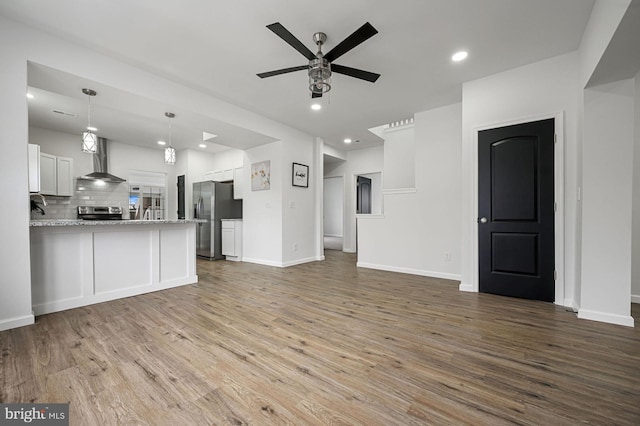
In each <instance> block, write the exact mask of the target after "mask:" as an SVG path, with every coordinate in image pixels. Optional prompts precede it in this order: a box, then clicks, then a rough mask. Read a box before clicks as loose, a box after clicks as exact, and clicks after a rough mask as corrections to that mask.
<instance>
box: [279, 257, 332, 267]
mask: <svg viewBox="0 0 640 426" xmlns="http://www.w3.org/2000/svg"><path fill="white" fill-rule="evenodd" d="M320 260H324V256H318V257H307V258H306V259H296V260H290V261H289V262H283V263H282V267H283V268H286V267H288V266H295V265H302V264H303V263H309V262H317V261H320Z"/></svg>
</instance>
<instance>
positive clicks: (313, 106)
mask: <svg viewBox="0 0 640 426" xmlns="http://www.w3.org/2000/svg"><path fill="white" fill-rule="evenodd" d="M311 109H312V110H314V111H318V110H321V109H322V105H320V104H311Z"/></svg>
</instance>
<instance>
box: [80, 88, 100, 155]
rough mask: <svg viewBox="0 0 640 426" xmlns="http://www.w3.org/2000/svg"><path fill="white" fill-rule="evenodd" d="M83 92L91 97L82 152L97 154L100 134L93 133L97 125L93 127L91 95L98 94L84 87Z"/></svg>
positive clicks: (83, 134) (83, 135) (83, 133)
mask: <svg viewBox="0 0 640 426" xmlns="http://www.w3.org/2000/svg"><path fill="white" fill-rule="evenodd" d="M82 93H84V94H85V95H87V96H88V97H89V110H88V113H87V119H88V124H87V130H86V131H84V132H82V145H81V146H82V152H86V153H88V154H95V153H96V151H97V150H98V136H97V135H96V134H95V133H93V132H95V131H96V130H98V129H96V128H95V127H91V97H92V96H95V95H97V93H96V91H95V90H91V89H82Z"/></svg>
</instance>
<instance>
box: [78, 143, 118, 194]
mask: <svg viewBox="0 0 640 426" xmlns="http://www.w3.org/2000/svg"><path fill="white" fill-rule="evenodd" d="M107 157H108V153H107V139H105V138H98V149H97V150H96V153H95V154H93V173H89V174H88V175H84V176H80V177H79V178H78V179H81V180H100V181H103V182H113V183H122V182H126V180H125V179H122V178H119V177H118V176H114V175H112V174H110V173H109V168H108V163H107Z"/></svg>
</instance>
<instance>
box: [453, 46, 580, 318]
mask: <svg viewBox="0 0 640 426" xmlns="http://www.w3.org/2000/svg"><path fill="white" fill-rule="evenodd" d="M579 90H580V88H579V82H578V56H577V53H569V54H566V55H561V56H557V57H555V58H551V59H547V60H544V61H540V62H536V63H533V64H530V65H526V66H523V67H519V68H516V69H513V70H510V71H506V72H503V73H499V74H495V75H492V76H490V77H486V78H483V79H479V80H475V81H471V82H467V83H465V84H464V85H463V92H462V98H463V102H462V105H463V106H462V161H463V163H462V200H463V202H462V203H463V204H462V212H463V217H462V220H463V222H462V223H463V229H462V284H461V289H463V290H468V291H477V289H478V282H477V281H478V276H477V223H476V219H477V151H476V147H475V144H476V139H475V137H476V136H475V135H476V134H477V131H478V130H479V129H480V128H489V127H499V126H501V125H504V124H507V123H508V124H511V123H515V122H521V121H532V120H535V119H539V118H543V117H545V118H546V117H550V116H553V115H555V114H560V115H561V117H562V118H563V121H564V129H558V132H559V134H558V138H559V144H560V145H564V147H563V148H564V150H562V149H561V148H562V147H560V148H558V146H559V145H558V144H556V159H558V158H560V157H559V156H560V155H562V154H564V187H562V186H560V187H558V186H557V185H556V190H557V191H558V192H562V191H563V192H564V193H563V194H558V193H557V194H556V202H557V203H558V205H559V208H560V211H559V214H562V209H564V221H562V220H561V221H560V223H559V224H560V226H562V225H563V224H566V226H564V232H563V234H562V235H564V251H561V253H560V254H561V255H563V257H564V263H562V262H560V263H559V264H558V262H556V269H557V270H558V274H559V278H558V281H557V282H558V283H559V286H560V289H561V290H562V291H561V293H564V294H563V295H562V296H560V295H558V294H556V303H558V304H563V305H566V306H574V305H575V300H574V295H575V288H576V260H577V258H578V256H579V253H577V252H576V240H577V231H578V230H577V229H576V222H577V188H578V180H577V179H578V134H579V129H578V127H579V122H580V121H579V111H580V106H579ZM562 165H563V164H562V163H561V162H560V164H558V162H557V161H556V168H558V167H561V166H562ZM559 177H560V178H562V175H560V176H559ZM556 232H561V233H562V230H561V229H558V226H557V227H556ZM562 235H561V236H562ZM556 240H558V238H557V239H556ZM563 283H564V285H563Z"/></svg>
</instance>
